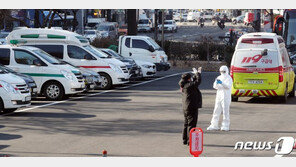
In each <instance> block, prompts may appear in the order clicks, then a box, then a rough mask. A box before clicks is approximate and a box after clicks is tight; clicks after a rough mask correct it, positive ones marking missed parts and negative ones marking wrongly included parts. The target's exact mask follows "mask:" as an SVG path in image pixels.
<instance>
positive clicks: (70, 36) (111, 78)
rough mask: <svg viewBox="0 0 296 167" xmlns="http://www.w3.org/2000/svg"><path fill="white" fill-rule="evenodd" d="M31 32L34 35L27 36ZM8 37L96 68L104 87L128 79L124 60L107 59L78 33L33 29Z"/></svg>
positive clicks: (76, 64) (56, 55)
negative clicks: (31, 36)
mask: <svg viewBox="0 0 296 167" xmlns="http://www.w3.org/2000/svg"><path fill="white" fill-rule="evenodd" d="M28 34H35V36H34V38H24V37H27V36H25V35H28ZM7 39H8V41H9V42H11V41H12V42H21V41H24V40H25V43H23V45H31V46H35V47H38V48H40V49H42V50H44V51H46V52H47V53H49V54H50V55H52V56H54V57H56V58H58V59H62V60H64V61H66V62H69V63H71V64H73V65H75V66H79V67H84V68H87V69H91V70H93V71H95V72H96V73H98V74H100V76H101V78H102V84H101V85H102V89H110V88H111V87H112V86H114V85H119V84H124V83H128V82H129V77H130V76H129V73H128V70H127V68H126V65H125V64H124V63H123V62H121V61H119V60H117V59H114V58H108V55H106V54H105V53H103V52H101V51H98V50H97V49H96V48H95V47H93V46H91V45H90V44H89V41H88V40H87V39H86V38H85V37H83V36H81V35H79V34H77V33H74V32H69V31H64V30H51V29H39V28H38V29H35V28H30V29H24V30H16V31H12V32H11V33H10V34H9V35H8V37H7Z"/></svg>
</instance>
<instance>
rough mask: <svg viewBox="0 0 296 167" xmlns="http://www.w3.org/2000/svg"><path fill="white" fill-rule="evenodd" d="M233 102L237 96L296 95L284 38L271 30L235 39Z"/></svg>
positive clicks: (232, 71) (284, 96)
mask: <svg viewBox="0 0 296 167" xmlns="http://www.w3.org/2000/svg"><path fill="white" fill-rule="evenodd" d="M230 75H231V77H232V79H233V86H232V93H231V95H232V101H238V98H239V97H277V98H279V99H280V100H281V101H282V102H286V101H287V97H288V96H290V97H294V96H295V87H294V80H295V74H294V71H293V67H292V65H291V63H290V59H289V56H288V52H287V49H286V47H285V43H284V40H283V38H282V37H281V36H279V35H276V34H274V33H266V32H265V33H263V32H262V33H249V34H245V35H243V36H241V37H240V38H239V40H238V42H237V45H236V48H235V52H234V54H233V57H232V61H231V69H230Z"/></svg>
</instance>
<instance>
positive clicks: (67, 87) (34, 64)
mask: <svg viewBox="0 0 296 167" xmlns="http://www.w3.org/2000/svg"><path fill="white" fill-rule="evenodd" d="M0 51H1V53H7V54H5V55H4V54H3V55H1V59H5V60H6V61H5V64H4V65H5V66H7V67H9V68H11V69H13V70H14V71H16V72H19V73H22V74H26V75H29V76H31V77H32V78H33V79H34V81H35V82H36V84H37V93H38V94H40V95H44V96H45V97H46V98H47V99H48V100H61V99H63V98H64V97H65V95H71V94H76V93H80V92H83V91H84V89H85V84H84V81H83V78H82V75H81V72H80V71H79V70H78V69H76V68H74V67H71V66H69V65H67V64H63V63H61V62H60V61H59V60H57V59H56V58H54V57H52V56H50V55H49V54H47V53H46V52H44V51H43V50H41V49H38V48H35V47H29V46H19V47H18V46H13V45H1V46H0ZM1 62H4V61H1Z"/></svg>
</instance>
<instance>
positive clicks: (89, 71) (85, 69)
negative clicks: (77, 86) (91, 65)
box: [79, 67, 99, 76]
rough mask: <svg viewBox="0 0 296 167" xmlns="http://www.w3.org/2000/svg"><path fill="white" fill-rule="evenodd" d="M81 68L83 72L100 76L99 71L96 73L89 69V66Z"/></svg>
mask: <svg viewBox="0 0 296 167" xmlns="http://www.w3.org/2000/svg"><path fill="white" fill-rule="evenodd" d="M79 70H80V71H81V73H82V74H84V73H87V74H90V75H94V76H99V74H98V73H96V72H95V71H93V70H89V69H87V68H83V67H80V68H79Z"/></svg>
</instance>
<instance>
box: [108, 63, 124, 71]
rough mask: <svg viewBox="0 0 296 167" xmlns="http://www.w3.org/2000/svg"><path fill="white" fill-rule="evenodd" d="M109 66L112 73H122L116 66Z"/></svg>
mask: <svg viewBox="0 0 296 167" xmlns="http://www.w3.org/2000/svg"><path fill="white" fill-rule="evenodd" d="M109 66H110V67H111V69H112V70H113V71H115V72H119V73H122V70H121V69H120V68H119V67H118V66H116V65H114V64H109Z"/></svg>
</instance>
